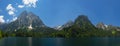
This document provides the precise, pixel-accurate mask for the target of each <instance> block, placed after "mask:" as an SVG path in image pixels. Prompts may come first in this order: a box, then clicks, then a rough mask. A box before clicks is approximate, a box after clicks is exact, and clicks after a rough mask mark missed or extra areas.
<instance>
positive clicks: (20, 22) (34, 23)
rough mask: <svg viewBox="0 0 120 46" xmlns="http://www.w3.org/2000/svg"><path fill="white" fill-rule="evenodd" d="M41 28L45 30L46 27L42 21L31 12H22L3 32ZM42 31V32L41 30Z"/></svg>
mask: <svg viewBox="0 0 120 46" xmlns="http://www.w3.org/2000/svg"><path fill="white" fill-rule="evenodd" d="M39 28H41V29H40V30H42V29H44V30H45V29H47V28H49V27H47V26H46V25H45V24H44V23H43V22H42V20H41V19H40V18H39V17H38V16H37V15H35V14H34V13H32V12H27V11H23V12H22V13H21V14H20V15H19V17H18V19H17V20H15V21H13V22H11V23H9V24H8V25H7V27H6V29H5V31H15V30H18V29H34V30H37V29H39ZM42 31H43V30H42Z"/></svg>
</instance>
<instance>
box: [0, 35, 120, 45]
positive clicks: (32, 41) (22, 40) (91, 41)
mask: <svg viewBox="0 0 120 46" xmlns="http://www.w3.org/2000/svg"><path fill="white" fill-rule="evenodd" d="M0 46H120V38H108V37H105V38H33V37H5V38H2V39H0Z"/></svg>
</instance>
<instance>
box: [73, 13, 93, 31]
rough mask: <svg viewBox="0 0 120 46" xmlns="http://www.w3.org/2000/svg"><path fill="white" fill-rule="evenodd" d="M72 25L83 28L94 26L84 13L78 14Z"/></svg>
mask: <svg viewBox="0 0 120 46" xmlns="http://www.w3.org/2000/svg"><path fill="white" fill-rule="evenodd" d="M74 26H76V27H78V28H84V29H93V28H95V26H94V25H93V24H92V23H91V21H90V20H89V19H88V17H87V16H85V15H80V16H78V17H77V18H76V19H75V22H74Z"/></svg>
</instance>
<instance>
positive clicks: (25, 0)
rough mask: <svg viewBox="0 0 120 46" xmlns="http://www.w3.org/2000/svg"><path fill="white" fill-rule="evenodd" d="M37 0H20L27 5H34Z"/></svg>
mask: <svg viewBox="0 0 120 46" xmlns="http://www.w3.org/2000/svg"><path fill="white" fill-rule="evenodd" d="M37 1H38V0H22V2H23V4H24V5H25V6H27V7H34V8H35V7H36V2H37Z"/></svg>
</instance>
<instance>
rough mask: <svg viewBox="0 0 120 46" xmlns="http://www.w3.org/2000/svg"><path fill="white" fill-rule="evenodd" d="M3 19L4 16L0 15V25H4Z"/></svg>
mask: <svg viewBox="0 0 120 46" xmlns="http://www.w3.org/2000/svg"><path fill="white" fill-rule="evenodd" d="M3 18H4V16H3V15H0V23H4V22H5V20H4V19H3Z"/></svg>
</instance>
